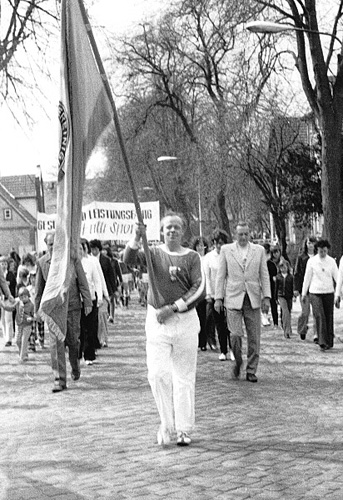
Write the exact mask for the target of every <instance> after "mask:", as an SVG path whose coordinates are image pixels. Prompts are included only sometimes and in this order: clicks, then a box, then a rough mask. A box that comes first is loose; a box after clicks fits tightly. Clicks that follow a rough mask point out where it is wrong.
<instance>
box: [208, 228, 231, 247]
mask: <svg viewBox="0 0 343 500" xmlns="http://www.w3.org/2000/svg"><path fill="white" fill-rule="evenodd" d="M219 240H222V241H223V243H224V244H226V243H228V241H229V235H228V234H227V232H226V231H224V229H215V230H214V231H213V233H212V243H218V242H219Z"/></svg>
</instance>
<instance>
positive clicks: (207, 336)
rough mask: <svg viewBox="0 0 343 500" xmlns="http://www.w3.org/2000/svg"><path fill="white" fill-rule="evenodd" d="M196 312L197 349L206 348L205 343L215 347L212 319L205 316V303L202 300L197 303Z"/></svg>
mask: <svg viewBox="0 0 343 500" xmlns="http://www.w3.org/2000/svg"><path fill="white" fill-rule="evenodd" d="M196 310H197V313H198V317H199V321H200V332H199V347H206V345H207V343H209V345H212V346H215V345H216V332H215V327H214V321H213V317H209V316H208V314H207V301H206V300H202V301H201V302H199V304H198V305H197V307H196Z"/></svg>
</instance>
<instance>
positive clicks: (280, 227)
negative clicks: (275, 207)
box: [272, 212, 289, 261]
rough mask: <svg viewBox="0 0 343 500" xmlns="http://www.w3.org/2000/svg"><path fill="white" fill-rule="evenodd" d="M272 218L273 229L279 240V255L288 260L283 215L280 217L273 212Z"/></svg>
mask: <svg viewBox="0 0 343 500" xmlns="http://www.w3.org/2000/svg"><path fill="white" fill-rule="evenodd" d="M272 215H273V219H274V224H275V231H276V234H277V237H278V240H279V244H280V248H281V255H282V257H284V258H285V259H286V260H288V261H289V257H288V255H287V241H286V235H287V232H286V221H285V217H282V216H281V217H280V216H279V214H278V213H273V212H272Z"/></svg>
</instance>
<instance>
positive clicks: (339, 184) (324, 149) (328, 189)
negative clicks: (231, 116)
mask: <svg viewBox="0 0 343 500" xmlns="http://www.w3.org/2000/svg"><path fill="white" fill-rule="evenodd" d="M255 1H256V4H257V5H259V6H261V7H264V9H265V15H266V16H268V15H270V14H274V17H275V19H274V20H275V21H279V20H281V21H282V22H283V23H285V22H289V23H290V24H292V25H294V26H295V27H296V28H297V31H296V32H295V33H294V36H295V37H296V47H297V54H295V61H296V67H297V69H298V71H299V74H300V78H301V83H302V88H303V90H304V93H305V96H306V98H307V101H308V103H309V105H310V108H311V110H312V112H313V115H314V118H315V120H316V124H317V127H318V129H319V132H320V138H321V166H322V175H321V181H322V182H321V192H322V202H323V213H324V228H325V235H326V237H327V238H328V239H329V241H330V243H331V248H332V255H333V256H334V257H336V258H338V257H340V256H341V255H342V253H343V190H342V188H343V161H342V160H343V142H342V126H343V57H342V55H343V45H342V40H341V39H340V40H339V39H338V38H337V37H338V28H339V25H340V22H341V19H342V14H343V0H337V1H336V2H331V7H332V8H331V9H327V12H329V13H330V14H331V15H332V17H331V21H330V23H328V22H326V24H325V19H326V20H327V17H325V16H321V15H320V5H319V2H317V3H316V2H315V1H313V0H285V1H281V0H255ZM325 5H326V6H327V4H326V3H325ZM319 21H321V22H322V23H324V24H322V25H320V24H319ZM320 32H324V33H326V34H327V35H329V37H328V36H325V35H324V36H322V35H321V34H320ZM280 36H281V35H280ZM266 37H267V38H268V39H269V38H270V35H263V36H261V37H260V40H261V41H263V43H265V40H266ZM338 44H339V45H338ZM337 46H338V49H337ZM336 53H337V59H336V60H334V59H333V58H334V56H335V54H336ZM312 74H313V76H312Z"/></svg>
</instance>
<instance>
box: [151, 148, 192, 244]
mask: <svg viewBox="0 0 343 500" xmlns="http://www.w3.org/2000/svg"><path fill="white" fill-rule="evenodd" d="M177 160H179V158H178V157H177V156H159V157H158V158H157V161H159V162H160V161H177ZM197 168H198V215H199V236H200V238H202V210H201V186H200V163H199V161H198V162H197Z"/></svg>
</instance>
